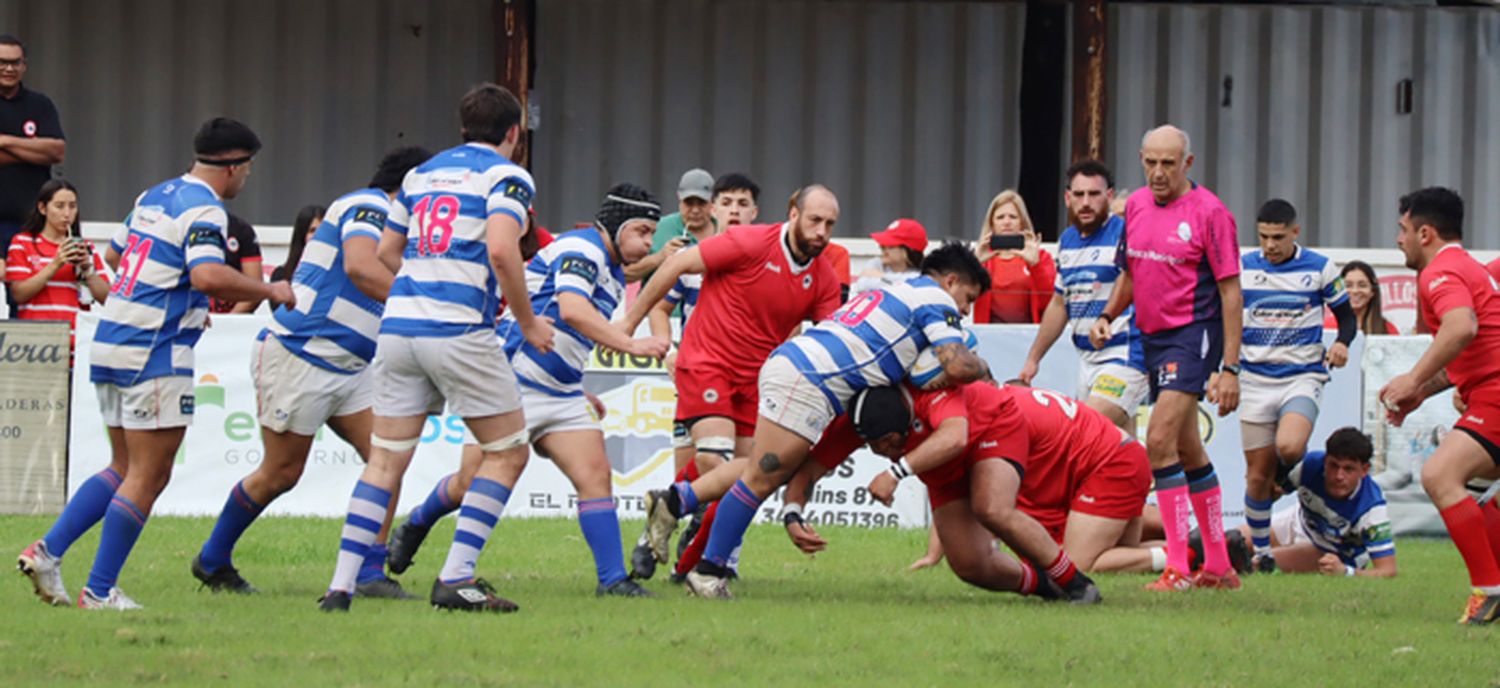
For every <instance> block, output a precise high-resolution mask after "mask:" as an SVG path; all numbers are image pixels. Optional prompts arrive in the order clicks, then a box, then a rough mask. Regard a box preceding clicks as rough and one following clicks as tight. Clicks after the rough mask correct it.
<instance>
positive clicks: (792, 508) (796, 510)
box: [776, 502, 802, 523]
mask: <svg viewBox="0 0 1500 688" xmlns="http://www.w3.org/2000/svg"><path fill="white" fill-rule="evenodd" d="M793 514H795V515H796V516H797V517H798V519H799V520H800V519H801V516H802V505H801V504H798V503H796V502H787V503H786V504H783V505H781V513H780V514H778V515H777V517H776V519H777V520H779V521H781V522H782V523H786V517H787V516H791V515H793Z"/></svg>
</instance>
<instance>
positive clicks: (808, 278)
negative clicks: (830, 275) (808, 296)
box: [802, 275, 812, 289]
mask: <svg viewBox="0 0 1500 688" xmlns="http://www.w3.org/2000/svg"><path fill="white" fill-rule="evenodd" d="M802 288H803V289H811V288H812V275H803V276H802Z"/></svg>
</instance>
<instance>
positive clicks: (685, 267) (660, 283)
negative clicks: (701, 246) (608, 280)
mask: <svg viewBox="0 0 1500 688" xmlns="http://www.w3.org/2000/svg"><path fill="white" fill-rule="evenodd" d="M705 269H707V268H706V267H705V266H704V265H703V254H702V253H701V252H699V250H698V247H697V246H694V247H692V248H687V249H683V250H681V251H678V252H677V253H674V254H672V257H671V258H668V259H667V260H666V261H665V262H663V263H662V264H661V268H659V269H657V271H656V274H654V275H652V276H651V279H649V280H647V281H646V284H645V285H644V286H642V287H641V291H640V293H639V294H636V297H635V302H634V303H632V304H630V309H629V310H627V311H625V319H624V320H621V321H620V330H621V331H623V332H626V333H633V332H635V329H636V328H637V327H640V326H641V321H642V320H645V319H646V314H647V313H649V312H650V311H651V309H652V308H653V307H655V306H656V304H657V302H659V301H661V300H662V299H663V298H665V297H666V295H667V292H669V291H671V290H672V285H674V284H677V278H679V277H681V276H683V275H696V274H701V273H702V272H703V271H704V270H705Z"/></svg>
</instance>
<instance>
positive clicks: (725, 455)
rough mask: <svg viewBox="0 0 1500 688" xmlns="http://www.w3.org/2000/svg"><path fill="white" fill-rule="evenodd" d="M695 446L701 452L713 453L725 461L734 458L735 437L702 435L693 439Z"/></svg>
mask: <svg viewBox="0 0 1500 688" xmlns="http://www.w3.org/2000/svg"><path fill="white" fill-rule="evenodd" d="M693 446H694V447H695V448H697V450H698V453H699V454H713V455H715V456H718V457H719V458H721V459H724V460H725V461H732V460H733V459H734V438H733V437H700V438H698V439H696V440H693Z"/></svg>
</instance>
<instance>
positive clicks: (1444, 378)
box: [1422, 370, 1453, 398]
mask: <svg viewBox="0 0 1500 688" xmlns="http://www.w3.org/2000/svg"><path fill="white" fill-rule="evenodd" d="M1452 386H1453V381H1452V380H1449V379H1448V371H1447V370H1439V371H1438V372H1437V375H1433V376H1432V377H1430V378H1427V381H1426V382H1423V383H1422V396H1423V397H1424V398H1425V397H1430V396H1432V395H1434V394H1439V393H1441V392H1442V391H1443V390H1445V389H1448V388H1449V387H1452Z"/></svg>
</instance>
